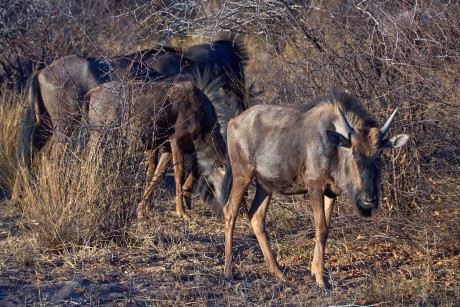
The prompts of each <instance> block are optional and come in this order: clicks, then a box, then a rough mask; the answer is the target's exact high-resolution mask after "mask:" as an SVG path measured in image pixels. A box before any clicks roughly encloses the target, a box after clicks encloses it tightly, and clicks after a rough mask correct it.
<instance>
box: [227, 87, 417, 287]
mask: <svg viewBox="0 0 460 307" xmlns="http://www.w3.org/2000/svg"><path fill="white" fill-rule="evenodd" d="M395 113H396V111H395V112H394V113H393V114H392V115H391V117H390V118H389V119H388V121H387V122H386V124H385V125H384V126H383V127H382V128H381V129H380V128H378V126H377V123H376V121H375V120H374V119H373V117H372V116H371V115H370V114H369V113H368V112H367V111H366V110H365V108H364V107H363V106H361V105H360V104H359V103H358V101H357V100H356V99H354V98H353V97H352V96H350V95H349V94H347V93H344V92H334V93H333V94H331V95H329V96H328V97H326V98H324V99H321V100H318V101H314V102H312V103H310V104H306V105H303V106H299V107H282V106H269V105H258V106H255V107H253V108H251V109H249V110H247V111H245V112H243V113H242V114H241V115H240V116H238V117H237V118H235V119H233V120H231V121H230V123H229V127H228V135H227V142H228V149H227V150H228V155H229V159H230V164H231V167H229V166H227V171H226V175H225V178H224V182H225V186H223V187H222V195H223V200H224V203H225V202H226V201H227V199H228V202H227V204H226V205H225V207H224V208H223V211H224V217H225V271H226V274H227V275H228V276H230V275H231V272H232V269H231V259H232V241H233V229H234V226H235V220H236V217H237V213H238V207H239V205H240V203H241V201H242V199H243V195H244V193H245V191H246V189H247V187H248V185H249V184H250V183H251V180H252V178H254V177H255V178H256V194H255V197H254V200H253V203H252V206H251V208H250V211H249V218H250V220H251V225H252V228H253V230H254V232H255V234H256V236H257V240H258V242H259V245H260V247H261V249H262V252H263V254H264V257H265V259H266V261H267V263H268V266H269V269H270V271H271V272H273V273H275V274H276V275H278V276H281V275H282V272H281V270H280V268H279V266H278V263H277V262H276V259H275V257H274V255H273V252H272V250H271V249H270V247H269V243H268V240H267V236H266V233H265V216H266V212H267V209H268V204H269V202H270V199H271V196H272V193H274V192H277V193H284V194H301V193H307V192H308V194H309V197H310V203H311V206H312V207H313V214H314V220H315V243H316V244H315V251H314V257H313V261H312V265H311V272H312V274H314V275H315V276H316V281H317V283H318V284H320V285H322V286H325V287H328V285H329V284H328V281H327V279H325V278H324V250H325V245H326V240H327V236H328V230H329V225H330V219H331V213H332V208H333V205H334V201H335V198H336V197H337V196H338V195H340V194H341V193H343V192H345V193H346V194H347V195H348V197H349V200H350V202H351V203H352V205H353V207H354V208H355V209H356V211H357V212H358V213H359V214H360V215H361V216H371V215H372V214H373V212H374V211H375V210H376V209H377V206H378V201H379V181H380V149H381V148H398V147H400V146H402V145H404V144H405V143H406V142H407V140H408V138H409V137H408V135H406V134H400V135H397V136H395V137H393V138H391V139H387V138H385V135H386V133H387V132H388V129H389V127H390V125H391V123H392V121H393V119H394V116H395ZM230 187H231V188H230Z"/></svg>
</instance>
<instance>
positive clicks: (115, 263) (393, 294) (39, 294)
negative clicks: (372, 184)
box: [0, 196, 460, 306]
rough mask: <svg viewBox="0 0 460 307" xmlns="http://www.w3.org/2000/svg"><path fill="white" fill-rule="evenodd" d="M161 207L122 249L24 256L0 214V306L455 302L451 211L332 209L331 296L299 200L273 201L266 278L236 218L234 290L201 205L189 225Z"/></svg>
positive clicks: (456, 232)
mask: <svg viewBox="0 0 460 307" xmlns="http://www.w3.org/2000/svg"><path fill="white" fill-rule="evenodd" d="M171 202H172V197H169V198H167V199H165V201H164V205H161V206H159V207H157V208H155V209H154V210H153V212H152V214H151V216H150V218H149V219H148V220H147V221H144V222H142V223H138V224H136V225H134V226H133V238H134V239H133V242H132V244H131V245H129V246H126V247H119V246H116V245H114V244H108V245H107V246H105V247H91V248H90V247H73V248H74V250H72V248H69V250H67V251H60V252H56V251H43V250H35V249H36V248H34V244H33V240H34V238H33V237H31V236H30V233H29V232H27V225H26V224H25V223H24V221H23V220H22V218H21V214H20V212H18V210H17V208H16V207H15V206H13V205H12V204H11V203H10V202H9V201H8V200H6V199H4V200H3V201H2V202H1V204H0V212H1V214H0V254H1V255H0V305H2V306H9V305H62V306H71V305H115V306H127V305H154V306H156V305H158V306H165V305H175V306H176V305H235V306H255V305H267V306H268V305H273V306H275V305H276V306H277V305H292V306H297V305H299V306H317V305H379V306H380V305H382V306H393V305H434V306H454V305H457V306H458V304H459V302H460V287H459V273H458V272H459V266H460V265H459V263H460V256H459V252H460V241H459V238H460V225H459V221H460V212H459V211H460V209H459V208H458V207H457V206H453V205H452V206H444V207H439V206H438V207H435V206H433V207H430V208H428V209H427V210H425V211H423V212H422V211H417V212H413V213H411V214H408V213H407V214H401V213H395V212H389V211H388V210H385V209H384V210H381V212H380V213H379V214H378V216H377V217H376V218H375V219H374V220H371V221H368V220H363V219H360V218H358V217H357V216H356V215H355V214H353V212H351V210H349V208H348V205H347V204H344V203H339V205H338V206H337V208H336V209H335V214H334V217H333V224H332V229H331V232H330V237H329V240H328V246H327V251H326V253H327V259H326V266H327V268H328V269H329V272H330V279H331V282H332V289H331V290H330V291H324V290H322V289H320V288H319V287H318V286H316V285H315V283H314V280H313V279H312V277H311V274H310V268H309V264H310V261H311V259H312V252H313V245H314V241H313V239H314V230H313V226H312V225H313V224H312V214H311V208H310V207H309V205H308V201H307V200H305V199H304V198H303V197H281V196H276V197H274V199H273V204H272V206H271V210H270V211H269V216H268V219H267V222H268V223H267V229H268V232H269V235H270V240H271V246H272V248H273V250H274V251H275V253H276V255H277V257H278V260H279V262H280V264H281V265H282V266H283V268H284V269H285V278H284V280H278V279H276V278H275V277H274V276H272V275H271V274H270V273H269V272H268V269H267V266H266V264H265V262H264V259H263V255H262V253H261V251H260V248H259V246H258V244H257V240H256V238H255V236H254V235H253V233H252V231H251V229H250V225H249V223H248V220H247V217H246V216H244V214H243V213H242V214H241V215H240V216H239V218H238V221H237V227H236V231H235V246H234V250H235V258H236V261H235V270H236V275H235V278H234V279H233V280H226V279H225V278H224V274H223V257H224V229H223V221H222V219H221V218H218V217H214V216H213V215H212V214H211V213H210V211H209V210H208V209H207V208H206V207H204V205H201V204H197V205H195V207H194V209H192V210H191V217H192V218H191V220H190V221H184V220H181V219H178V218H177V217H176V216H175V215H174V213H173V212H171V211H170V210H171V208H172V207H173V206H172V205H171Z"/></svg>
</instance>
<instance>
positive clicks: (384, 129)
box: [380, 108, 398, 139]
mask: <svg viewBox="0 0 460 307" xmlns="http://www.w3.org/2000/svg"><path fill="white" fill-rule="evenodd" d="M396 112H398V108H396V109H395V110H394V111H393V113H392V114H391V116H390V118H388V120H387V122H386V123H385V125H383V127H382V128H381V129H380V138H381V139H383V138H384V137H385V135H386V134H387V132H388V130H389V129H390V126H391V123H392V122H393V119H394V118H395V116H396Z"/></svg>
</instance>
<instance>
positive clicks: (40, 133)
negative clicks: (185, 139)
mask: <svg viewBox="0 0 460 307" xmlns="http://www.w3.org/2000/svg"><path fill="white" fill-rule="evenodd" d="M37 77H38V72H37V73H35V74H34V75H33V76H32V77H31V78H30V79H29V81H28V84H27V90H28V93H27V98H28V101H29V107H28V108H27V111H26V113H25V114H24V117H23V119H22V127H21V131H20V134H19V140H18V147H17V148H18V149H17V155H16V164H17V165H19V164H23V165H25V166H29V165H30V161H31V158H32V154H33V152H34V151H36V150H40V148H41V147H43V145H44V144H45V142H46V139H47V133H49V131H50V129H49V128H50V125H49V122H47V121H46V120H45V119H44V118H45V116H46V115H47V112H46V109H45V106H44V104H43V99H42V95H41V93H40V85H39V82H38V78H37Z"/></svg>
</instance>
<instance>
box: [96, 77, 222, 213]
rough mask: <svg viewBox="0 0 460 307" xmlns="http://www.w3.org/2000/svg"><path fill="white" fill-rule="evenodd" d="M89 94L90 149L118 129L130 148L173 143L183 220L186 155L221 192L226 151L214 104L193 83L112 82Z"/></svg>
mask: <svg viewBox="0 0 460 307" xmlns="http://www.w3.org/2000/svg"><path fill="white" fill-rule="evenodd" d="M211 86H212V83H211ZM218 86H219V85H218ZM219 87H220V86H219ZM207 90H208V91H209V97H211V98H212V97H214V99H216V98H215V97H218V96H216V95H213V91H216V90H217V89H216V88H214V89H212V88H210V89H209V88H208V89H207ZM88 96H89V106H88V123H89V127H90V130H91V134H90V138H89V140H88V145H87V150H88V151H89V150H90V148H91V147H92V146H94V145H95V144H96V143H97V142H98V140H99V139H100V136H102V137H104V134H105V133H110V132H112V133H113V131H114V130H116V129H119V130H122V134H121V135H123V137H124V138H125V139H126V140H127V141H128V142H129V143H130V144H131V143H132V144H134V146H135V144H136V143H139V142H142V143H143V146H142V147H141V148H142V149H145V148H147V149H154V148H157V147H158V146H160V145H161V144H163V143H165V142H166V141H168V140H169V142H170V144H171V151H172V159H173V164H174V179H175V186H176V212H177V214H178V215H179V216H182V217H187V214H186V213H185V209H184V205H183V201H182V180H183V175H184V163H183V159H184V153H188V154H192V153H195V152H196V153H197V161H198V164H199V167H200V170H201V175H202V176H204V178H206V179H207V180H209V181H211V182H216V180H217V184H214V186H215V187H218V188H219V189H220V186H221V183H222V178H223V176H224V169H223V167H224V166H225V164H226V162H227V161H226V159H227V158H226V157H227V155H226V148H225V144H224V141H223V138H222V135H221V133H220V127H219V123H218V121H217V116H216V114H215V111H214V108H213V105H212V103H211V101H210V100H209V98H208V96H207V95H206V94H205V93H204V92H202V91H201V90H200V89H198V88H197V87H196V86H195V85H194V82H193V81H178V80H172V81H158V82H148V83H143V82H134V83H127V84H125V83H121V82H110V83H105V84H103V85H101V86H99V87H97V88H96V89H94V90H92V91H90V92H89V93H88ZM219 179H220V180H219ZM218 195H219V196H220V194H219V193H218ZM139 209H142V208H138V210H139Z"/></svg>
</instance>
